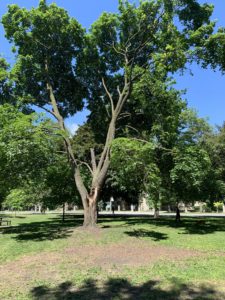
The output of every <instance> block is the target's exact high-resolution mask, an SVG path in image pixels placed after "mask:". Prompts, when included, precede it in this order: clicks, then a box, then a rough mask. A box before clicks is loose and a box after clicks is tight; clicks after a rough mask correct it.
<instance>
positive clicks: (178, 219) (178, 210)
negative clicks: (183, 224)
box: [176, 205, 180, 222]
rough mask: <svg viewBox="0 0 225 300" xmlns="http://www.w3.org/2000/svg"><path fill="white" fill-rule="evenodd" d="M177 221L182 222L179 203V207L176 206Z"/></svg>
mask: <svg viewBox="0 0 225 300" xmlns="http://www.w3.org/2000/svg"><path fill="white" fill-rule="evenodd" d="M176 222H180V209H179V207H178V205H177V208H176Z"/></svg>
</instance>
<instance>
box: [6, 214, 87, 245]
mask: <svg viewBox="0 0 225 300" xmlns="http://www.w3.org/2000/svg"><path fill="white" fill-rule="evenodd" d="M81 224H82V218H80V217H77V218H76V219H74V218H69V219H67V220H66V221H65V222H62V219H61V218H60V217H58V218H51V219H48V220H46V221H40V222H31V223H22V224H19V225H18V226H12V227H9V228H6V229H2V234H7V235H12V238H13V239H15V240H17V241H21V242H22V241H28V240H32V241H39V242H40V241H45V240H55V239H63V238H67V237H69V236H70V235H71V234H72V232H73V231H72V229H73V228H74V227H77V226H80V225H81Z"/></svg>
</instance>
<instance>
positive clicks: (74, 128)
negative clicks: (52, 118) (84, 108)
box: [66, 123, 79, 135]
mask: <svg viewBox="0 0 225 300" xmlns="http://www.w3.org/2000/svg"><path fill="white" fill-rule="evenodd" d="M66 127H67V129H68V130H69V132H70V133H71V135H74V134H75V133H76V131H77V129H78V128H79V125H78V124H77V123H67V124H66Z"/></svg>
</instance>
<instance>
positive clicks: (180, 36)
mask: <svg viewBox="0 0 225 300" xmlns="http://www.w3.org/2000/svg"><path fill="white" fill-rule="evenodd" d="M212 10H213V8H212V7H211V6H210V5H207V4H204V5H200V4H198V2H197V1H195V0H180V1H176V0H174V1H168V0H155V1H143V2H140V4H139V5H137V6H136V5H134V4H130V3H129V2H128V1H122V0H121V1H119V12H118V13H115V14H114V13H103V15H102V16H101V17H100V18H99V20H97V21H96V22H95V23H94V24H93V26H92V28H91V30H90V32H89V33H88V34H86V35H85V33H84V30H83V29H82V28H81V26H80V25H79V24H78V22H77V21H76V20H74V19H72V18H70V17H69V16H68V14H67V13H66V12H65V11H64V10H63V9H61V8H58V7H57V6H56V5H55V4H51V5H50V6H48V5H47V4H46V1H44V0H41V1H40V4H39V7H38V8H36V9H31V10H30V11H28V10H26V9H21V8H19V7H18V6H16V5H12V6H10V7H9V11H8V13H7V14H6V15H5V16H4V17H3V24H4V27H5V31H6V37H7V38H8V39H9V40H10V41H11V42H13V44H14V45H15V50H16V51H17V53H18V55H17V62H16V65H15V67H14V69H13V72H12V74H13V76H14V79H15V82H16V87H17V93H18V95H20V99H21V101H24V102H27V103H30V104H35V105H37V106H40V107H42V108H43V109H45V110H46V111H48V112H49V113H51V114H52V115H53V116H54V117H55V118H56V120H57V122H58V124H59V127H60V129H61V134H62V136H63V139H64V144H65V149H66V151H67V153H68V157H69V159H70V162H71V165H72V168H73V170H74V178H75V182H76V186H77V189H78V191H79V193H80V196H81V198H82V203H83V206H84V225H85V226H94V225H95V224H96V221H97V213H96V206H97V200H98V198H99V195H100V191H101V188H102V186H103V183H104V180H105V178H106V174H107V171H108V169H109V165H110V149H111V144H112V141H113V140H114V138H115V134H116V126H117V123H118V120H119V119H120V118H122V117H124V113H125V111H124V108H125V106H126V104H127V103H128V102H129V100H130V99H131V97H132V93H133V90H134V88H135V85H137V84H138V82H139V81H140V79H141V78H142V76H145V74H146V73H147V74H150V76H151V77H154V76H160V77H161V78H164V79H165V80H166V78H167V75H168V73H169V72H176V71H177V70H179V69H182V68H184V66H185V64H186V62H187V61H188V59H189V58H190V57H191V54H192V51H193V48H195V47H196V45H198V42H199V40H201V39H202V38H205V37H206V36H208V35H210V34H211V33H212V31H213V25H214V24H213V23H210V21H209V18H210V16H211V13H212ZM177 17H178V19H179V20H180V23H181V25H182V26H180V24H179V25H178V23H177V22H176V23H175V22H174V20H175V19H176V18H177ZM190 50H191V51H190ZM84 98H86V99H87V102H88V108H89V109H90V111H91V118H92V121H94V122H92V124H93V123H94V124H95V125H98V124H100V122H101V123H103V124H105V130H103V131H102V136H101V138H103V139H104V146H103V150H102V152H101V154H100V155H99V157H98V158H96V156H95V151H94V149H93V148H91V150H90V151H91V165H90V166H88V169H89V171H90V177H91V180H90V181H89V182H90V183H89V184H88V186H87V185H86V186H85V183H84V180H83V178H82V176H81V172H80V168H81V165H83V163H82V162H80V160H79V159H78V155H77V153H76V152H75V153H74V151H73V149H72V145H71V140H70V138H69V136H68V134H67V132H66V128H65V123H64V118H65V117H67V116H69V115H71V114H74V113H75V112H76V111H78V110H80V109H81V108H82V104H83V99H84ZM49 106H50V107H51V108H50V109H49ZM86 165H87V164H86Z"/></svg>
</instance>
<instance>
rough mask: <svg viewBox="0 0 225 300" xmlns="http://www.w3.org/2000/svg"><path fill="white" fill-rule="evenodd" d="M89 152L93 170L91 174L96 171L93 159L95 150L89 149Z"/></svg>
mask: <svg viewBox="0 0 225 300" xmlns="http://www.w3.org/2000/svg"><path fill="white" fill-rule="evenodd" d="M90 151H91V164H92V169H93V172H95V171H96V169H97V166H96V157H95V150H94V149H93V148H91V149H90Z"/></svg>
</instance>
